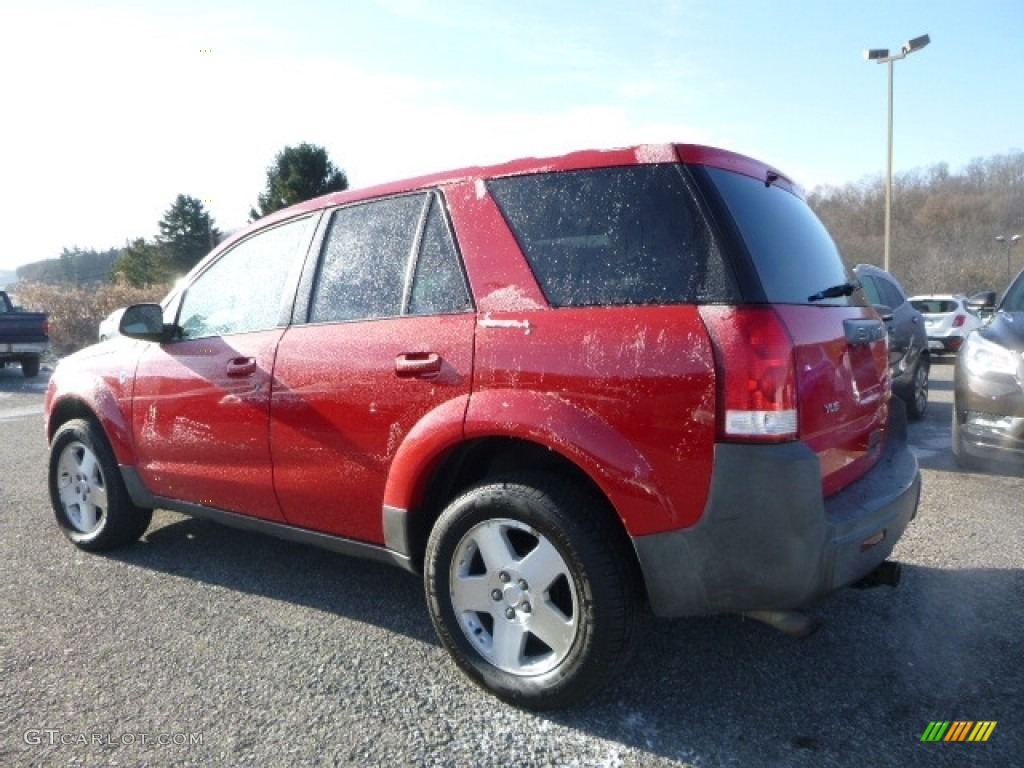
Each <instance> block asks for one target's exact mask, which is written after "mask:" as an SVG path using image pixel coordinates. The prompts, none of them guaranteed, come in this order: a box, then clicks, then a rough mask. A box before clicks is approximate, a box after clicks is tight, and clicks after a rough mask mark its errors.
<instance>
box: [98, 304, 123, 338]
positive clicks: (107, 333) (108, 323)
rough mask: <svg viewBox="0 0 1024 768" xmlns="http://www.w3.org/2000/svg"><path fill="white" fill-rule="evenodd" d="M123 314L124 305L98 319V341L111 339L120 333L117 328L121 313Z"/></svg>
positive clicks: (119, 323)
mask: <svg viewBox="0 0 1024 768" xmlns="http://www.w3.org/2000/svg"><path fill="white" fill-rule="evenodd" d="M123 314H124V307H121V309H115V310H114V311H113V312H111V313H110V314H109V315H107V316H106V318H104V319H103V320H102V321H100V333H99V337H100V341H106V340H107V339H113V338H114V337H116V336H120V335H121V331H119V330H118V328H119V327H120V325H121V315H123Z"/></svg>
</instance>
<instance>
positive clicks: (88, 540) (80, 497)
mask: <svg viewBox="0 0 1024 768" xmlns="http://www.w3.org/2000/svg"><path fill="white" fill-rule="evenodd" d="M49 485H50V502H51V504H52V506H53V511H54V514H55V515H56V517H57V523H58V524H59V525H60V527H61V530H62V531H63V532H64V535H65V536H67V537H68V538H69V539H70V540H71V541H72V542H74V543H75V545H76V546H78V547H80V548H81V549H85V550H89V551H92V552H97V551H102V550H107V549H114V548H116V547H121V546H124V545H126V544H130V543H132V542H134V541H136V540H137V539H138V538H139V537H140V536H142V534H143V533H145V532H146V528H148V527H149V523H150V521H151V520H152V518H153V510H151V509H141V508H139V507H136V506H135V505H134V504H133V503H132V501H131V499H130V498H129V496H128V491H127V489H126V488H125V487H124V481H123V480H122V479H121V473H120V470H119V469H118V466H117V461H116V460H115V458H114V452H113V451H112V450H111V448H110V446H109V444H108V443H107V440H106V437H105V436H104V435H103V433H102V432H101V431H100V430H99V429H98V428H97V427H96V426H95V425H93V424H92V423H91V422H88V421H85V420H83V419H75V420H73V421H69V422H67V423H66V424H64V425H63V426H62V427H61V428H60V429H58V430H57V434H56V435H54V437H53V443H52V444H51V446H50V474H49Z"/></svg>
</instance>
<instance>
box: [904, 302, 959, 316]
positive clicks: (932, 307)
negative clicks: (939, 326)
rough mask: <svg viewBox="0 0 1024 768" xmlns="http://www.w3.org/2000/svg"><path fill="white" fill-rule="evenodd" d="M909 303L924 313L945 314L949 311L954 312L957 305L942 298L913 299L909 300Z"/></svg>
mask: <svg viewBox="0 0 1024 768" xmlns="http://www.w3.org/2000/svg"><path fill="white" fill-rule="evenodd" d="M910 305H911V306H912V307H913V308H914V309H916V310H917V311H918V312H921V313H922V314H925V315H945V314H949V313H950V312H956V310H957V307H958V305H957V303H956V302H955V301H946V300H943V299H914V300H913V301H911V302H910Z"/></svg>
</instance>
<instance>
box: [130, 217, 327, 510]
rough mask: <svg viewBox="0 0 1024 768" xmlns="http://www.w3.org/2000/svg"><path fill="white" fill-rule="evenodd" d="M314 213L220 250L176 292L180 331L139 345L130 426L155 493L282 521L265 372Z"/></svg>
mask: <svg viewBox="0 0 1024 768" xmlns="http://www.w3.org/2000/svg"><path fill="white" fill-rule="evenodd" d="M317 219H318V217H317V216H306V217H304V218H301V219H297V220H292V221H289V222H286V223H283V224H280V225H278V226H275V227H273V228H271V229H268V230H264V231H262V232H257V233H256V234H254V235H252V236H251V237H249V238H247V239H245V240H243V241H242V242H240V243H239V244H238V245H236V246H234V247H233V248H231V249H230V250H228V251H226V252H225V253H224V254H223V255H221V256H220V258H218V259H217V260H216V261H214V262H212V263H211V264H210V265H209V266H208V267H207V268H206V269H205V270H204V271H203V272H202V273H201V274H199V276H198V277H196V278H195V279H194V281H193V282H192V283H191V284H190V285H189V286H188V287H187V288H186V289H185V290H184V293H183V296H182V298H181V300H180V308H179V310H178V313H177V320H176V322H177V324H178V326H180V329H181V331H180V338H178V339H176V340H174V341H170V342H167V343H165V344H151V345H150V346H149V348H148V349H146V350H145V351H144V352H143V354H142V356H141V358H140V361H139V365H138V369H137V372H136V377H135V393H134V399H133V403H132V415H133V418H132V431H133V435H134V438H135V444H136V446H137V452H138V458H139V471H140V473H141V475H142V479H143V481H144V483H145V484H146V487H147V488H148V489H149V490H150V491H151V492H152V493H153V494H155V495H157V496H160V497H165V498H169V499H174V500H176V501H184V502H187V503H189V504H196V505H200V506H204V507H211V508H215V509H220V510H227V511H231V512H238V513H242V514H250V515H255V516H257V517H263V518H268V519H275V520H279V519H281V512H280V508H279V506H278V503H277V499H276V497H275V495H274V488H273V477H272V473H271V466H270V446H269V435H268V430H269V425H268V419H269V407H270V406H269V404H270V393H271V382H272V372H273V368H274V357H275V355H276V353H277V345H278V342H279V340H280V338H281V335H282V334H283V333H284V327H285V325H286V324H287V320H288V316H289V313H290V311H291V304H292V301H293V296H294V285H295V283H296V282H297V280H298V275H299V273H300V271H301V268H302V261H303V257H304V256H305V254H306V252H307V250H308V247H309V242H310V239H311V237H312V233H313V229H314V227H315V224H316V221H317Z"/></svg>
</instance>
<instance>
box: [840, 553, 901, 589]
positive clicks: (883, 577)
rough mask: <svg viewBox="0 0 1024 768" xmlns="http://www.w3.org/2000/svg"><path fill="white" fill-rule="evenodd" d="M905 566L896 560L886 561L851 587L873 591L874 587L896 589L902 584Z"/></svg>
mask: <svg viewBox="0 0 1024 768" xmlns="http://www.w3.org/2000/svg"><path fill="white" fill-rule="evenodd" d="M902 574H903V566H902V565H900V564H899V563H898V562H896V561H895V560H885V561H883V562H881V563H879V564H878V566H877V567H876V568H875V570H873V571H871V573H869V574H867V575H866V576H864V577H863V578H862V579H861V580H860V581H855V582H854V583H853V584H852V585H851V586H853V587H854V588H855V589H872V588H874V587H896V586H898V585H899V583H900V576H901V575H902Z"/></svg>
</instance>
